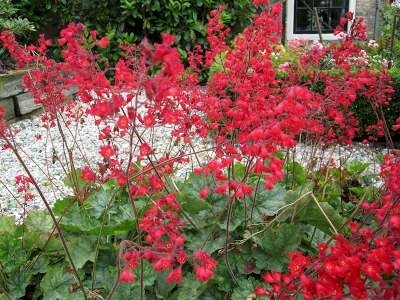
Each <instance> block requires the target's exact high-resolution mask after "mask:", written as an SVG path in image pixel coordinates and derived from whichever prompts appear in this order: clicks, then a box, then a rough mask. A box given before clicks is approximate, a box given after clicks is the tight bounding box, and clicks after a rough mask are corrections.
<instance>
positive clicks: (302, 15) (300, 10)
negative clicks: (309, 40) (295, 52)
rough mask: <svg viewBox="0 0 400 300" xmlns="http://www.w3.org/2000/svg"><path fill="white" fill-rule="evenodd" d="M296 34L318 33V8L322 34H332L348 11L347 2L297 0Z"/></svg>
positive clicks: (294, 24) (338, 0) (342, 0)
mask: <svg viewBox="0 0 400 300" xmlns="http://www.w3.org/2000/svg"><path fill="white" fill-rule="evenodd" d="M294 3H295V4H294V5H295V8H294V10H295V14H294V22H293V32H294V33H318V27H317V22H316V16H315V11H314V9H315V8H317V12H318V16H319V22H320V26H321V31H322V33H332V32H333V31H334V29H335V27H336V26H337V25H338V24H339V19H340V17H341V16H342V15H343V14H344V13H345V12H346V11H347V10H348V5H347V1H346V0H295V1H294Z"/></svg>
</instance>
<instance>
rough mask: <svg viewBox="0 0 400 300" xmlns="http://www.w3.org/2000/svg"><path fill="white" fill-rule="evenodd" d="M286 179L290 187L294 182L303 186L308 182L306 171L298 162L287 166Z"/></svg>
mask: <svg viewBox="0 0 400 300" xmlns="http://www.w3.org/2000/svg"><path fill="white" fill-rule="evenodd" d="M285 171H286V174H287V175H286V178H285V183H286V184H288V185H290V184H291V183H292V182H294V183H296V184H297V185H302V184H304V183H305V182H306V180H307V171H306V169H305V168H304V167H303V166H302V165H301V164H300V163H298V162H293V163H288V164H287V165H285Z"/></svg>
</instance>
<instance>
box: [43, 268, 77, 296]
mask: <svg viewBox="0 0 400 300" xmlns="http://www.w3.org/2000/svg"><path fill="white" fill-rule="evenodd" d="M74 282H75V281H74V278H73V276H72V274H71V273H69V272H67V271H66V269H65V268H64V267H63V266H62V265H55V266H53V267H50V268H49V269H48V270H47V273H46V274H45V275H44V277H43V278H42V281H41V282H40V289H41V290H42V292H43V300H64V299H69V297H70V293H69V289H70V287H71V286H72V284H73V283H74Z"/></svg>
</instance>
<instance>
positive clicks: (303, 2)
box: [297, 0, 313, 9]
mask: <svg viewBox="0 0 400 300" xmlns="http://www.w3.org/2000/svg"><path fill="white" fill-rule="evenodd" d="M297 7H302V8H311V9H312V7H313V0H298V1H297Z"/></svg>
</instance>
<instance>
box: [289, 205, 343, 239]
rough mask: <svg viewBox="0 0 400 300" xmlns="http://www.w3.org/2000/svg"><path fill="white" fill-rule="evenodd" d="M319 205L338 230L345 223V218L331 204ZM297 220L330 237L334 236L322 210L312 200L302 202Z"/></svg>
mask: <svg viewBox="0 0 400 300" xmlns="http://www.w3.org/2000/svg"><path fill="white" fill-rule="evenodd" d="M319 205H320V206H321V208H322V209H323V211H324V212H325V214H326V215H327V216H328V218H329V220H330V221H331V222H332V224H333V225H334V226H335V228H336V229H337V228H339V227H340V226H341V225H342V224H343V223H344V219H343V217H342V216H341V215H340V214H339V213H338V212H337V211H336V210H335V209H334V208H333V207H332V206H331V205H330V204H329V203H327V202H319ZM295 220H296V221H300V222H304V223H307V224H310V225H314V226H315V227H317V228H318V229H320V230H321V231H323V232H325V233H327V234H330V235H331V234H332V229H331V226H330V225H329V223H328V221H327V220H326V218H325V217H324V215H323V213H322V212H321V210H320V208H319V207H318V206H317V204H316V203H315V202H314V201H312V200H310V199H307V201H306V202H302V205H301V206H299V207H298V211H297V214H296V217H295Z"/></svg>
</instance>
